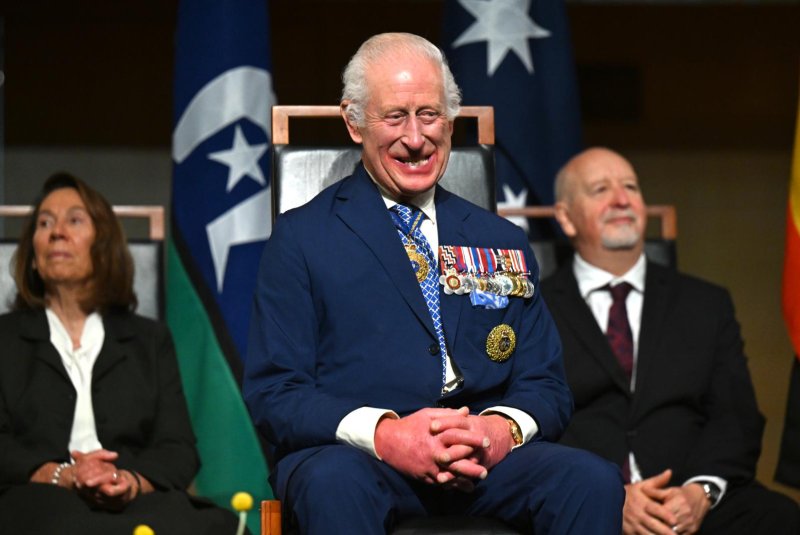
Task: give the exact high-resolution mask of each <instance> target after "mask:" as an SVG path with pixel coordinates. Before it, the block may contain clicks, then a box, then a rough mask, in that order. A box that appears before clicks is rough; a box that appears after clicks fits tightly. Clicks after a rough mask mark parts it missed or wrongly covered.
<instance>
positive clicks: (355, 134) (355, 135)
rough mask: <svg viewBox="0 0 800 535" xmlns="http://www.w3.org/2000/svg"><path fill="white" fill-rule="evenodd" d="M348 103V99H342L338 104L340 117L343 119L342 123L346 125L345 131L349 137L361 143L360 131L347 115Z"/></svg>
mask: <svg viewBox="0 0 800 535" xmlns="http://www.w3.org/2000/svg"><path fill="white" fill-rule="evenodd" d="M349 104H350V101H349V100H343V101H342V102H341V104H339V113H341V114H342V119H344V124H345V126H347V132H348V133H349V134H350V139H352V140H353V141H354V142H355V143H358V144H361V141H362V138H361V132H360V131H359V129H358V126H357V125H355V124H354V123H353V122H352V121H351V119H350V117H349V116H348V115H347V106H348V105H349Z"/></svg>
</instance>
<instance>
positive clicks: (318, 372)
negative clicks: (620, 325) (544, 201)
mask: <svg viewBox="0 0 800 535" xmlns="http://www.w3.org/2000/svg"><path fill="white" fill-rule="evenodd" d="M435 202H436V215H437V226H438V232H439V240H440V243H441V244H443V245H446V244H452V245H469V246H482V247H492V248H510V249H522V250H524V251H525V254H526V260H527V262H528V266H529V267H530V268H531V269H532V270H533V275H532V277H533V278H534V282H536V281H537V280H536V279H537V278H538V267H537V265H536V261H535V259H534V257H533V254H532V252H531V251H530V248H529V246H528V240H527V238H526V236H525V234H524V233H523V232H522V231H521V230H520V229H519V228H518V227H516V226H514V225H512V224H511V223H509V222H508V221H505V220H504V219H501V218H499V217H497V216H496V215H494V214H492V213H490V212H488V211H485V210H483V209H480V208H478V207H477V206H475V205H473V204H471V203H469V202H467V201H465V200H463V199H461V198H459V197H456V196H454V195H452V194H450V193H448V192H447V191H445V190H443V189H441V188H438V187H437V190H436V196H435ZM440 295H441V312H442V317H443V324H444V331H445V336H446V338H447V343H448V347H449V349H450V353H451V355H452V357H453V358H454V360H455V362H456V363H457V366H458V367H459V368H460V370H461V372H462V373H463V375H464V386H463V387H462V388H461V389H459V390H458V391H456V392H453V393H451V394H449V395H446V396H444V397H442V396H441V386H442V385H441V377H442V363H441V355H440V354H439V349H438V344H437V341H436V335H435V331H434V327H433V323H432V321H431V317H430V313H429V312H428V309H427V307H426V304H425V300H424V298H423V297H422V293H421V292H420V288H419V284H418V282H417V280H416V278H415V276H414V273H413V272H412V270H411V268H410V266H409V261H408V257H407V255H406V253H405V251H404V249H403V246H402V244H401V242H400V239H399V238H398V236H397V231H396V230H395V227H394V225H393V223H392V220H391V218H390V216H389V213H388V211H387V209H386V206H385V204H384V202H383V200H382V199H381V196H380V194H379V192H378V189H377V188H376V186H375V185H374V184H373V183H372V182H371V180H370V178H369V176H368V175H367V173H366V172H365V171H364V169H363V167H362V166H359V167H358V168H357V170H356V172H355V174H354V175H353V176H351V177H349V178H346V179H344V180H343V181H341V182H339V183H337V184H334V185H333V186H331V187H329V188H327V189H326V190H324V191H323V192H322V193H320V194H319V195H318V196H317V197H316V198H314V199H313V200H312V201H311V202H309V203H308V204H306V205H305V206H302V207H300V208H298V209H295V210H291V211H289V212H287V213H285V214H283V215H281V216H280V217H278V219H277V221H276V223H275V226H274V228H273V230H272V236H271V238H270V240H269V241H268V243H267V246H266V248H265V252H264V256H263V259H262V263H261V267H260V273H259V280H258V285H257V290H256V297H255V305H254V313H253V317H252V320H251V327H250V328H251V335H250V344H249V348H248V355H247V359H246V364H245V381H244V395H245V400H246V402H247V404H248V406H249V408H250V412H251V414H252V416H253V419H254V421H255V423H256V425H257V426H258V428H259V429H260V430H261V432H262V433H263V434H264V435H265V436H266V438H267V439H268V441H269V442H270V443H271V444H272V445H273V446H274V447H275V450H276V451H275V453H276V459H277V460H278V463H277V467H276V470H274V471H273V476H275V472H276V471H277V472H279V473H278V475H277V476H276V477H277V478H278V481H279V482H278V484H277V489H276V490H277V492H278V494H279V495H280V493H281V485H282V483H281V481H285V477H284V476H283V475H282V474H286V473H287V472H288V471H290V470H287V468H286V467H287V465H289V466H291V465H294V464H296V463H297V462H299V461H300V460H302V458H304V456H306V455H310V454H312V453H313V451H312V450H313V448H314V447H318V446H322V445H328V444H334V443H336V428H337V426H338V425H339V422H340V421H341V420H342V418H343V417H344V416H345V415H347V414H348V413H349V412H351V411H353V410H354V409H357V408H359V407H363V406H370V407H379V408H388V409H393V410H395V411H397V412H398V413H399V414H401V415H407V414H410V413H411V412H414V411H416V410H418V409H421V408H424V407H433V406H437V405H440V406H448V407H459V406H462V405H468V406H469V407H470V409H471V410H472V411H480V410H482V409H485V408H487V407H490V406H493V405H505V406H509V407H515V408H518V409H521V410H523V411H525V412H527V413H528V414H530V415H531V416H532V417H533V418H534V419H536V421H537V422H538V425H539V428H540V431H541V437H542V438H544V439H545V440H551V441H554V440H557V439H558V437H559V436H560V435H561V432H562V431H563V429H564V426H565V425H566V423H567V421H568V419H569V415H570V413H571V398H570V394H569V390H568V388H567V386H566V382H565V380H564V375H563V366H562V362H561V345H560V343H559V340H558V333H557V331H556V329H555V325H554V324H553V323H552V320H551V318H550V315H549V313H548V312H547V309H546V308H545V307H544V305H543V303H542V300H541V298H540V297H539V295H538V292H537V293H536V295H535V296H534V297H533V298H532V299H522V298H509V300H510V304H509V305H508V307H507V308H505V309H501V310H486V309H482V308H475V307H473V306H471V304H470V299H469V296H468V295H445V294H444V293H442V292H440ZM503 323H505V324H508V325H510V326H511V327H512V328H513V329H514V331H515V332H516V337H517V340H516V350H515V352H514V353H513V355H512V356H511V357H510V358H509V359H508V360H507V361H505V362H502V363H498V362H493V361H491V360H490V359H489V358H488V356H487V352H486V339H487V336H488V335H489V333H490V331H491V330H492V329H493V328H494V327H496V326H497V325H500V324H503ZM293 452H297V453H298V454H297V455H291V454H292V453H293ZM290 455H291V457H292V459H289V460H287V456H290Z"/></svg>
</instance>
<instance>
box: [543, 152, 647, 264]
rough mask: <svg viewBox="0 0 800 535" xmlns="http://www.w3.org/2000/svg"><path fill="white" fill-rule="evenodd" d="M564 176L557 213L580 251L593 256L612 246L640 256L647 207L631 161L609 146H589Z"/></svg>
mask: <svg viewBox="0 0 800 535" xmlns="http://www.w3.org/2000/svg"><path fill="white" fill-rule="evenodd" d="M561 180H562V181H563V183H562V184H561V186H562V189H563V195H562V197H563V198H562V199H560V200H559V202H558V203H557V204H556V213H557V217H558V220H559V222H560V223H561V226H562V228H563V229H564V233H565V234H566V235H567V236H569V237H570V238H571V239H572V241H573V244H574V245H575V248H576V249H577V250H578V252H579V253H580V254H581V256H583V257H584V258H586V259H587V260H591V259H592V258H593V257H596V256H597V255H600V254H603V252H613V251H631V252H633V253H635V255H636V256H638V253H639V252H640V251H641V248H642V247H643V244H644V230H645V224H646V209H645V204H644V198H643V197H642V192H641V191H640V190H639V181H638V179H637V177H636V173H635V172H634V170H633V168H632V167H631V165H630V164H629V163H628V161H627V160H625V159H624V158H622V157H621V156H619V155H618V154H616V153H614V152H612V151H609V150H606V149H590V150H588V151H586V152H584V153H582V154H581V155H579V156H577V157H576V158H574V159H573V160H572V161H571V162H570V163H569V164H568V166H567V168H566V169H565V172H564V173H563V177H562V179H561Z"/></svg>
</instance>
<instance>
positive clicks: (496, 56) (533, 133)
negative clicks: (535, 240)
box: [441, 0, 582, 237]
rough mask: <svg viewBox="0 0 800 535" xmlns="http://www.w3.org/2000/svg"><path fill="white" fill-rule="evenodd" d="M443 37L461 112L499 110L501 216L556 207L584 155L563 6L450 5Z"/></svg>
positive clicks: (536, 233)
mask: <svg viewBox="0 0 800 535" xmlns="http://www.w3.org/2000/svg"><path fill="white" fill-rule="evenodd" d="M442 36H443V40H442V43H441V46H442V49H443V50H444V51H445V54H446V55H447V58H448V61H449V62H450V67H451V69H452V70H453V74H454V75H455V77H456V81H457V82H458V84H459V86H460V87H461V90H462V92H463V97H464V98H463V101H464V104H465V105H475V106H479V105H492V106H494V110H495V143H496V145H495V159H496V173H497V187H498V192H497V198H498V208H520V207H523V206H526V205H543V204H544V205H546V204H552V203H553V180H554V179H555V175H556V173H557V172H558V169H559V168H560V167H561V166H562V165H563V164H564V163H565V162H566V161H567V160H568V159H569V158H570V157H572V156H573V155H574V154H576V153H578V152H579V151H580V150H581V149H582V139H581V121H580V119H581V118H580V110H579V99H578V89H577V82H576V76H575V65H574V60H573V56H572V45H571V42H570V34H569V25H568V21H567V15H566V10H565V6H564V2H563V0H447V2H446V4H445V10H444V29H443V33H442ZM510 219H511V220H512V221H514V222H515V223H517V224H518V225H520V226H522V227H523V228H525V229H526V230H528V231H529V234H530V235H531V236H532V237H541V236H550V235H552V233H553V228H554V227H551V226H550V225H545V226H543V227H539V228H529V222H528V221H527V220H525V219H524V218H510Z"/></svg>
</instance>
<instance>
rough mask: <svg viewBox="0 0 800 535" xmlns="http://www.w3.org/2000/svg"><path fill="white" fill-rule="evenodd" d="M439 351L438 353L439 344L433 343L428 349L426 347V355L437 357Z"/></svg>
mask: <svg viewBox="0 0 800 535" xmlns="http://www.w3.org/2000/svg"><path fill="white" fill-rule="evenodd" d="M439 351H440V349H439V344H435V343H434V344H431V345H430V347H428V353H430V354H431V355H438V354H439Z"/></svg>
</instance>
